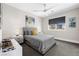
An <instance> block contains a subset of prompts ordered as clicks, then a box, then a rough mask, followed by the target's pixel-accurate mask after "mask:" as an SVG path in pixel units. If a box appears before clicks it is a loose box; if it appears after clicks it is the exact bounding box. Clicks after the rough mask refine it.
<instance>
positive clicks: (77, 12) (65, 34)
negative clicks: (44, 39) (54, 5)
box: [42, 9, 79, 43]
mask: <svg viewBox="0 0 79 59" xmlns="http://www.w3.org/2000/svg"><path fill="white" fill-rule="evenodd" d="M61 16H66V29H65V30H64V31H53V30H52V31H50V30H48V20H49V19H51V18H56V17H61ZM69 17H76V28H69ZM42 31H43V32H44V33H47V34H51V35H54V37H55V38H56V39H59V40H64V41H70V42H74V43H79V9H74V10H70V11H66V12H64V13H62V12H61V13H59V14H55V15H53V14H52V15H51V16H49V17H46V18H44V19H43V20H42Z"/></svg>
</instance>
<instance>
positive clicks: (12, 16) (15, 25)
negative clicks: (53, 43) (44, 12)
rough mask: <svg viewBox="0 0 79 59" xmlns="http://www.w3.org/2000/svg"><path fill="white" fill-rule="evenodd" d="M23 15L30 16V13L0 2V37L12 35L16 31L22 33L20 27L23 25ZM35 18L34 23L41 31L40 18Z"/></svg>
mask: <svg viewBox="0 0 79 59" xmlns="http://www.w3.org/2000/svg"><path fill="white" fill-rule="evenodd" d="M25 16H32V14H30V13H26V12H23V11H21V10H18V9H16V8H14V7H11V6H9V5H7V4H2V30H3V31H2V38H8V37H12V36H14V35H15V34H16V33H17V32H19V33H20V34H22V28H23V27H25ZM33 17H35V16H33ZM35 19H36V23H35V25H36V27H37V28H38V29H39V31H41V23H40V18H38V17H35Z"/></svg>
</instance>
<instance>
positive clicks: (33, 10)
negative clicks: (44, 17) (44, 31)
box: [33, 10, 44, 12]
mask: <svg viewBox="0 0 79 59" xmlns="http://www.w3.org/2000/svg"><path fill="white" fill-rule="evenodd" d="M33 11H34V12H41V11H44V10H33Z"/></svg>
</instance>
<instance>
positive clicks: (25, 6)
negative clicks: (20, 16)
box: [7, 3, 79, 17]
mask: <svg viewBox="0 0 79 59" xmlns="http://www.w3.org/2000/svg"><path fill="white" fill-rule="evenodd" d="M7 4H8V5H10V6H13V7H16V8H18V9H20V10H22V11H24V12H30V13H32V14H34V15H36V16H40V17H45V16H48V15H49V14H51V13H52V14H55V13H57V12H62V10H64V11H66V10H71V9H74V8H78V7H79V6H78V5H79V4H77V3H45V4H46V9H49V8H51V9H49V10H48V11H47V12H42V11H39V12H35V11H34V10H44V6H43V3H7Z"/></svg>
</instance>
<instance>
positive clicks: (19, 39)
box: [15, 35, 24, 44]
mask: <svg viewBox="0 0 79 59" xmlns="http://www.w3.org/2000/svg"><path fill="white" fill-rule="evenodd" d="M15 40H16V41H17V42H18V43H20V44H21V43H23V41H24V39H23V35H16V36H15Z"/></svg>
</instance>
